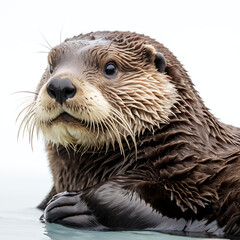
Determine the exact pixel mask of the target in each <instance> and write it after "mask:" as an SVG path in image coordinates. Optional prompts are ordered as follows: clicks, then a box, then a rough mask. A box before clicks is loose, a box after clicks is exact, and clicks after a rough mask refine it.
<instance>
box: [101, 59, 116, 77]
mask: <svg viewBox="0 0 240 240" xmlns="http://www.w3.org/2000/svg"><path fill="white" fill-rule="evenodd" d="M104 74H105V76H106V77H115V76H116V74H117V66H116V64H115V63H114V62H108V63H107V64H106V65H105V67H104Z"/></svg>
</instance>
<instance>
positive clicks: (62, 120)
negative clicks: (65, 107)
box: [51, 112, 88, 127]
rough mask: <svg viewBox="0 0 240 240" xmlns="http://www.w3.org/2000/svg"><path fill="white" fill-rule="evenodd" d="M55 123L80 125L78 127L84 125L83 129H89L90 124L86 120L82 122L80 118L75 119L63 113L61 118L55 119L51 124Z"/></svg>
mask: <svg viewBox="0 0 240 240" xmlns="http://www.w3.org/2000/svg"><path fill="white" fill-rule="evenodd" d="M53 123H66V124H78V125H82V126H83V127H87V126H88V122H86V121H85V120H80V119H78V118H75V117H73V116H72V115H70V114H69V113H66V112H64V113H61V114H60V115H59V116H57V117H56V118H54V119H53V120H52V121H51V124H53Z"/></svg>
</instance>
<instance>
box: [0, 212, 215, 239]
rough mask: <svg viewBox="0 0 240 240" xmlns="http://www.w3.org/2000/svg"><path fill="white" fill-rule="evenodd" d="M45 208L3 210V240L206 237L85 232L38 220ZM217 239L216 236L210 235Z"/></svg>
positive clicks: (157, 233)
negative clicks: (41, 209)
mask: <svg viewBox="0 0 240 240" xmlns="http://www.w3.org/2000/svg"><path fill="white" fill-rule="evenodd" d="M41 214H42V211H40V210H38V209H36V208H30V209H25V210H19V211H18V210H16V211H0V226H1V227H0V228H1V231H0V239H1V240H77V239H84V240H95V239H96V240H125V239H127V240H207V239H208V238H194V237H186V236H176V235H170V234H163V233H159V232H154V231H114V232H112V231H109V232H101V231H86V230H78V229H71V228H66V227H63V226H61V225H58V224H44V223H41V222H40V221H39V217H40V216H41ZM211 239H217V238H211Z"/></svg>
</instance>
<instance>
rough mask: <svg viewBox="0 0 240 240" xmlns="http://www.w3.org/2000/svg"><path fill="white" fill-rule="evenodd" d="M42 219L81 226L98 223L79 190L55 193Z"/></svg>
mask: <svg viewBox="0 0 240 240" xmlns="http://www.w3.org/2000/svg"><path fill="white" fill-rule="evenodd" d="M40 220H41V221H43V222H49V223H58V224H62V225H65V226H70V227H79V228H81V227H84V228H85V227H94V226H97V225H98V222H97V220H96V217H95V216H94V215H93V214H92V212H91V211H90V209H89V208H88V206H87V205H86V204H85V202H84V201H83V200H82V199H81V193H79V192H63V193H59V194H57V195H55V196H54V197H53V198H52V199H51V200H50V202H49V203H48V206H47V207H46V209H45V211H44V214H43V216H42V217H41V218H40Z"/></svg>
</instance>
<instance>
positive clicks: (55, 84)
mask: <svg viewBox="0 0 240 240" xmlns="http://www.w3.org/2000/svg"><path fill="white" fill-rule="evenodd" d="M47 92H48V95H49V96H50V97H51V98H53V99H55V100H56V102H58V103H60V104H63V103H64V102H66V100H67V99H68V98H73V97H74V95H75V94H76V88H75V87H74V86H73V85H72V82H71V81H70V80H69V79H66V78H64V79H62V78H59V77H55V78H53V79H51V80H50V82H49V83H48V85H47Z"/></svg>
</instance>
